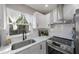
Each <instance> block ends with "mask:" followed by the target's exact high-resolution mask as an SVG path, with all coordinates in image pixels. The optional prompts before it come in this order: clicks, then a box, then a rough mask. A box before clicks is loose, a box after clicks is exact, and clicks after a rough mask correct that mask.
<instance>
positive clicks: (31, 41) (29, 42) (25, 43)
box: [11, 39, 36, 50]
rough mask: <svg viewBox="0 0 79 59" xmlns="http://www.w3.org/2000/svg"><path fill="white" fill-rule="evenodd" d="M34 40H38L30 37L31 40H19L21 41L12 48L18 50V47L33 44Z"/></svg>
mask: <svg viewBox="0 0 79 59" xmlns="http://www.w3.org/2000/svg"><path fill="white" fill-rule="evenodd" d="M34 42H36V41H35V40H33V39H30V40H26V41H22V42H19V43H15V44H13V45H12V48H11V49H12V50H16V49H18V48H21V47H23V46H27V45H29V44H32V43H34Z"/></svg>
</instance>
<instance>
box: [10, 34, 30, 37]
mask: <svg viewBox="0 0 79 59" xmlns="http://www.w3.org/2000/svg"><path fill="white" fill-rule="evenodd" d="M22 35H23V34H18V35H9V36H10V37H11V38H17V37H22ZM26 35H30V33H26Z"/></svg>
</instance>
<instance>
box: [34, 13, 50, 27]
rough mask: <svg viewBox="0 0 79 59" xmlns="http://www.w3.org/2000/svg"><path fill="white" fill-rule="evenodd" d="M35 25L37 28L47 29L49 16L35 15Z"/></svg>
mask: <svg viewBox="0 0 79 59" xmlns="http://www.w3.org/2000/svg"><path fill="white" fill-rule="evenodd" d="M35 16H36V24H37V28H48V24H49V20H50V19H49V17H50V15H49V14H47V15H43V14H41V13H36V14H35Z"/></svg>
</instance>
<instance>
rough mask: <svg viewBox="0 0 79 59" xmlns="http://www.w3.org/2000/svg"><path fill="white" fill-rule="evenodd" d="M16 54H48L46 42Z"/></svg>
mask: <svg viewBox="0 0 79 59" xmlns="http://www.w3.org/2000/svg"><path fill="white" fill-rule="evenodd" d="M16 54H46V41H44V42H40V43H38V44H36V45H33V46H31V47H29V48H27V49H25V50H22V51H20V52H18V53H16Z"/></svg>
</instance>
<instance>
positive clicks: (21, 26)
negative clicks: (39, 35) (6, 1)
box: [7, 8, 36, 35]
mask: <svg viewBox="0 0 79 59" xmlns="http://www.w3.org/2000/svg"><path fill="white" fill-rule="evenodd" d="M7 24H8V31H9V35H19V34H22V33H23V31H24V32H25V33H29V32H30V31H31V30H32V29H33V27H34V28H35V27H36V25H35V24H36V23H35V17H34V16H33V15H29V14H25V13H22V12H19V11H16V10H13V9H10V8H7Z"/></svg>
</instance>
